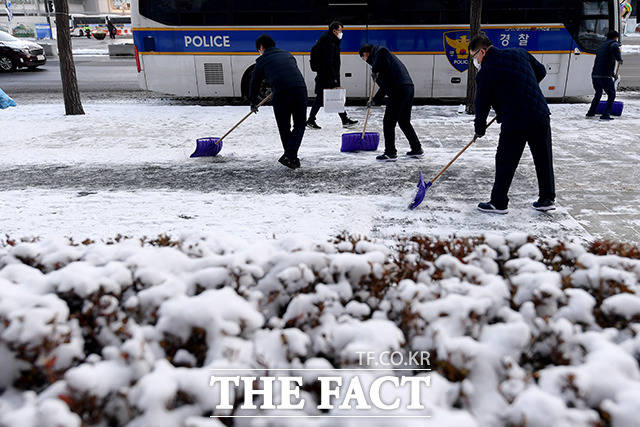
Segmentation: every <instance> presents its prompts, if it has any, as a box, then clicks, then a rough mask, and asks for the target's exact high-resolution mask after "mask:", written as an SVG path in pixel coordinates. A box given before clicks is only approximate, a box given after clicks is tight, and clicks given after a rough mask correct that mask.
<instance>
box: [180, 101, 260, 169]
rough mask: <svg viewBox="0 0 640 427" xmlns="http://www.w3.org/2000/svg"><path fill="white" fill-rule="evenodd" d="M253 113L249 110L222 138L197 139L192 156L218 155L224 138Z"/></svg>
mask: <svg viewBox="0 0 640 427" xmlns="http://www.w3.org/2000/svg"><path fill="white" fill-rule="evenodd" d="M271 95H272V93H270V94H269V95H268V96H267V97H266V98H264V99H263V100H262V101H260V103H259V104H258V107H262V106H263V105H264V104H266V103H267V102H268V101H269V100H270V99H271ZM251 114H253V112H249V113H248V114H247V115H246V116H244V117H243V119H242V120H240V121H239V122H238V123H236V125H235V126H234V127H232V128H231V129H230V130H229V132H227V133H225V134H224V135H223V136H222V138H198V139H197V140H196V151H194V152H193V154H192V155H191V156H190V157H213V156H215V155H217V154H218V153H219V152H220V150H222V140H223V139H225V138H226V137H227V135H229V134H230V133H231V132H233V131H234V130H236V128H237V127H238V126H240V125H241V124H242V122H244V121H245V120H247V119H248V118H249V116H250V115H251Z"/></svg>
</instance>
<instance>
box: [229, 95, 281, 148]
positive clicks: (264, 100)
mask: <svg viewBox="0 0 640 427" xmlns="http://www.w3.org/2000/svg"><path fill="white" fill-rule="evenodd" d="M272 95H273V92H271V93H270V94H269V95H267V96H266V97H265V98H264V99H263V100H262V101H260V103H259V104H258V107H262V106H263V105H264V104H266V103H267V102H268V101H269V100H270V99H271V96H272ZM252 114H253V111H250V112H249V113H248V114H247V115H246V116H244V117H243V118H242V120H240V121H239V122H238V123H236V125H235V126H234V127H232V128H231V129H229V132H227V133H225V134H224V135H222V138H220V139H219V140H218V142H220V141H222V140H223V139H225V138H226V137H227V135H229V134H230V133H231V132H233V131H234V130H236V128H237V127H238V126H240V125H241V124H242V122H244V121H245V120H247V119H248V118H249V116H250V115H252Z"/></svg>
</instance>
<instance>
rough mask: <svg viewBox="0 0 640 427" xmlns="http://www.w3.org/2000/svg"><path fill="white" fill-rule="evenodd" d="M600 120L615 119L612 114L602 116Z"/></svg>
mask: <svg viewBox="0 0 640 427" xmlns="http://www.w3.org/2000/svg"><path fill="white" fill-rule="evenodd" d="M600 120H613V117H611V116H600Z"/></svg>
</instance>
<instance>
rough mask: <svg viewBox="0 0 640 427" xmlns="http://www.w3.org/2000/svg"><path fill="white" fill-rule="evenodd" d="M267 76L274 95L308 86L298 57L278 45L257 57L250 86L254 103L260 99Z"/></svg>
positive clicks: (250, 96) (250, 97)
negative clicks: (301, 71)
mask: <svg viewBox="0 0 640 427" xmlns="http://www.w3.org/2000/svg"><path fill="white" fill-rule="evenodd" d="M265 78H266V79H267V81H268V82H269V84H270V85H271V90H272V91H273V96H277V95H278V92H280V91H284V90H287V89H292V88H294V87H304V88H306V87H307V85H306V84H305V82H304V78H303V77H302V73H300V70H299V69H298V64H297V63H296V59H295V58H294V57H293V55H291V54H290V53H289V52H287V51H284V50H282V49H278V48H277V47H270V48H269V49H267V50H265V51H264V53H263V54H262V55H260V56H259V57H258V59H256V66H255V68H254V69H253V74H252V76H251V85H250V88H249V100H250V101H251V102H252V103H255V102H257V101H258V91H259V89H260V83H261V82H262V80H263V79H265Z"/></svg>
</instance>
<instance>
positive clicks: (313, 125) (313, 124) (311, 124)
mask: <svg viewBox="0 0 640 427" xmlns="http://www.w3.org/2000/svg"><path fill="white" fill-rule="evenodd" d="M307 127H308V128H309V129H322V128H321V127H320V126H318V124H317V123H316V121H315V120H307Z"/></svg>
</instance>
